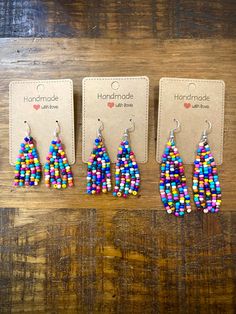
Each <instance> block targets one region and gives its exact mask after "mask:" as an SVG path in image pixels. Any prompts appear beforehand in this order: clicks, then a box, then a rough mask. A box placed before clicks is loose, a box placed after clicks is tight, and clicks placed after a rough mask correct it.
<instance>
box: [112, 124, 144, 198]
mask: <svg viewBox="0 0 236 314" xmlns="http://www.w3.org/2000/svg"><path fill="white" fill-rule="evenodd" d="M130 121H132V120H131V119H130ZM133 130H134V123H133V127H132V128H130V129H126V130H125V133H124V135H123V140H122V141H121V143H120V146H119V148H118V154H117V161H116V170H115V187H114V190H113V195H114V196H118V197H121V196H123V197H124V198H127V196H128V195H129V194H132V195H137V194H138V190H139V187H140V172H139V168H138V164H137V162H136V159H135V155H134V152H133V151H132V150H131V147H130V144H129V141H128V137H129V135H128V132H130V131H133Z"/></svg>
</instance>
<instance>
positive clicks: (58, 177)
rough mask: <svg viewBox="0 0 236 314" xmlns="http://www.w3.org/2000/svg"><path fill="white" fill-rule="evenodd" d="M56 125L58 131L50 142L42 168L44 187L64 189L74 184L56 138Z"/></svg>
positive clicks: (64, 154) (59, 141) (60, 144)
mask: <svg viewBox="0 0 236 314" xmlns="http://www.w3.org/2000/svg"><path fill="white" fill-rule="evenodd" d="M56 123H57V127H58V130H57V131H55V132H54V136H55V139H53V140H52V142H51V145H50V147H49V153H48V155H47V157H46V163H45V166H44V175H45V185H46V186H47V187H48V188H50V187H51V186H52V187H54V188H55V189H61V188H63V189H64V188H66V187H67V186H69V187H72V186H73V185H74V183H73V175H72V171H71V167H70V165H69V162H68V160H67V157H66V153H65V151H64V150H63V146H62V143H61V140H60V138H59V136H58V133H59V123H58V121H56Z"/></svg>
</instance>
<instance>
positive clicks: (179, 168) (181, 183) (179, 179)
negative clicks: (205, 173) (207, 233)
mask: <svg viewBox="0 0 236 314" xmlns="http://www.w3.org/2000/svg"><path fill="white" fill-rule="evenodd" d="M160 195H161V200H162V202H163V205H164V207H165V209H166V211H167V213H169V214H171V213H173V214H174V215H175V216H183V215H184V214H185V210H186V211H187V212H191V206H190V196H189V194H188V189H187V186H186V177H185V175H184V167H183V161H182V159H181V158H180V155H179V152H178V149H177V147H176V145H175V142H174V141H168V142H167V144H166V148H165V151H164V154H163V155H162V161H161V176H160Z"/></svg>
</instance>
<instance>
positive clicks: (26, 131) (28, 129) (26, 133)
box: [24, 121, 31, 137]
mask: <svg viewBox="0 0 236 314" xmlns="http://www.w3.org/2000/svg"><path fill="white" fill-rule="evenodd" d="M24 124H25V125H26V129H25V135H26V136H27V137H29V136H30V133H31V129H30V125H29V123H28V122H27V121H24Z"/></svg>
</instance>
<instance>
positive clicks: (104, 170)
mask: <svg viewBox="0 0 236 314" xmlns="http://www.w3.org/2000/svg"><path fill="white" fill-rule="evenodd" d="M98 121H99V122H100V124H101V125H100V127H99V128H98V134H97V137H96V139H95V141H94V146H93V150H92V152H91V155H90V157H89V160H88V163H87V164H88V168H87V193H88V194H100V193H101V192H103V193H107V192H109V191H110V190H111V163H110V157H109V155H108V153H107V149H106V147H105V145H104V141H103V138H102V130H103V129H104V124H103V122H102V121H101V119H98Z"/></svg>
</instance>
